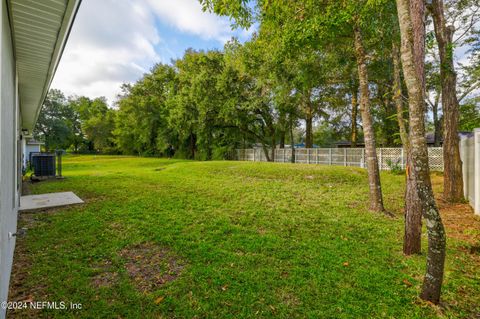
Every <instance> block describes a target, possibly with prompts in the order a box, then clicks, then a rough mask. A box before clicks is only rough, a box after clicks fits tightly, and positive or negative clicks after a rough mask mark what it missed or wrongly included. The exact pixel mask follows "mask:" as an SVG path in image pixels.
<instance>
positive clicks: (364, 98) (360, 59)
mask: <svg viewBox="0 0 480 319" xmlns="http://www.w3.org/2000/svg"><path fill="white" fill-rule="evenodd" d="M354 32H355V52H356V58H357V68H358V78H359V83H360V114H361V116H362V123H363V132H364V135H365V154H366V157H367V159H366V162H367V170H368V183H369V188H370V210H372V211H377V212H385V208H384V207H383V198H382V187H381V184H380V172H379V169H378V160H377V150H376V146H375V133H374V130H373V123H372V115H371V114H370V90H369V88H368V72H367V64H366V53H365V49H364V47H363V42H362V36H361V34H360V30H359V29H358V27H356V28H355V30H354Z"/></svg>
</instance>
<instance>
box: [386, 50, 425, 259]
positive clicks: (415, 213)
mask: <svg viewBox="0 0 480 319" xmlns="http://www.w3.org/2000/svg"><path fill="white" fill-rule="evenodd" d="M399 55H400V52H399V48H398V46H397V44H396V43H393V47H392V57H393V99H394V101H395V108H396V110H397V122H398V127H399V130H400V139H401V140H402V146H403V154H404V157H405V158H406V159H407V160H406V167H407V174H406V177H405V179H406V181H405V184H406V189H405V232H404V237H403V253H404V254H405V255H407V256H408V255H412V254H420V253H421V250H422V208H423V205H422V203H421V202H420V198H419V197H418V193H417V186H416V184H415V179H414V178H413V175H412V174H408V172H409V169H410V167H411V164H410V163H411V156H410V147H409V140H408V130H407V126H406V124H405V118H404V117H403V113H404V111H405V110H404V107H403V100H402V82H401V77H400V72H401V65H400V56H399Z"/></svg>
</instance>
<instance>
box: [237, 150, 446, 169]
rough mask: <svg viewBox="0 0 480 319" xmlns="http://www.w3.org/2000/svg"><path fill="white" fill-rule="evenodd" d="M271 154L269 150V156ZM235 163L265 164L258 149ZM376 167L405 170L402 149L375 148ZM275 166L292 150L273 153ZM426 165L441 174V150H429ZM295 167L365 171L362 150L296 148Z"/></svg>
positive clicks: (243, 154)
mask: <svg viewBox="0 0 480 319" xmlns="http://www.w3.org/2000/svg"><path fill="white" fill-rule="evenodd" d="M270 154H271V150H269V156H270ZM235 155H236V156H235V157H236V160H239V161H254V162H266V161H267V159H266V157H265V153H264V151H263V149H261V148H249V149H238V150H237V151H236V154H235ZM377 157H378V165H379V167H380V169H381V170H390V169H391V167H392V164H394V165H398V166H399V167H401V168H405V162H406V158H405V154H403V149H402V148H401V147H398V148H393V147H391V148H377ZM274 161H275V162H283V163H290V162H291V161H292V150H291V149H290V148H283V149H275V156H274ZM428 161H429V164H430V169H431V170H432V171H443V150H442V148H441V147H429V148H428ZM295 163H304V164H324V165H341V166H358V167H366V164H365V149H364V148H296V149H295Z"/></svg>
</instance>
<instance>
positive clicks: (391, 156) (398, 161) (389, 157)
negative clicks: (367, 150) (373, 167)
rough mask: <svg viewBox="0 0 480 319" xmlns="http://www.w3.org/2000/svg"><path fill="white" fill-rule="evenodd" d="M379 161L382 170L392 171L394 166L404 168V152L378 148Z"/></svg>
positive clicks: (398, 149) (397, 149) (395, 149)
mask: <svg viewBox="0 0 480 319" xmlns="http://www.w3.org/2000/svg"><path fill="white" fill-rule="evenodd" d="M377 159H378V166H379V168H380V169H381V170H390V169H391V168H392V166H394V165H399V166H400V167H402V168H403V150H402V149H401V148H378V149H377Z"/></svg>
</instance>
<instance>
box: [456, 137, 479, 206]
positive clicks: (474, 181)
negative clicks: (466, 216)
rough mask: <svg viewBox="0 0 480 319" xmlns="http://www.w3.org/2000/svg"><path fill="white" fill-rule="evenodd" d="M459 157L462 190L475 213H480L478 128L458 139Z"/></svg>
mask: <svg viewBox="0 0 480 319" xmlns="http://www.w3.org/2000/svg"><path fill="white" fill-rule="evenodd" d="M460 157H461V158H462V162H463V167H462V169H463V191H464V193H465V198H466V199H467V200H468V201H469V202H470V205H472V207H473V209H474V211H475V214H479V215H480V128H477V129H475V131H474V132H473V136H471V137H464V138H462V139H460Z"/></svg>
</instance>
